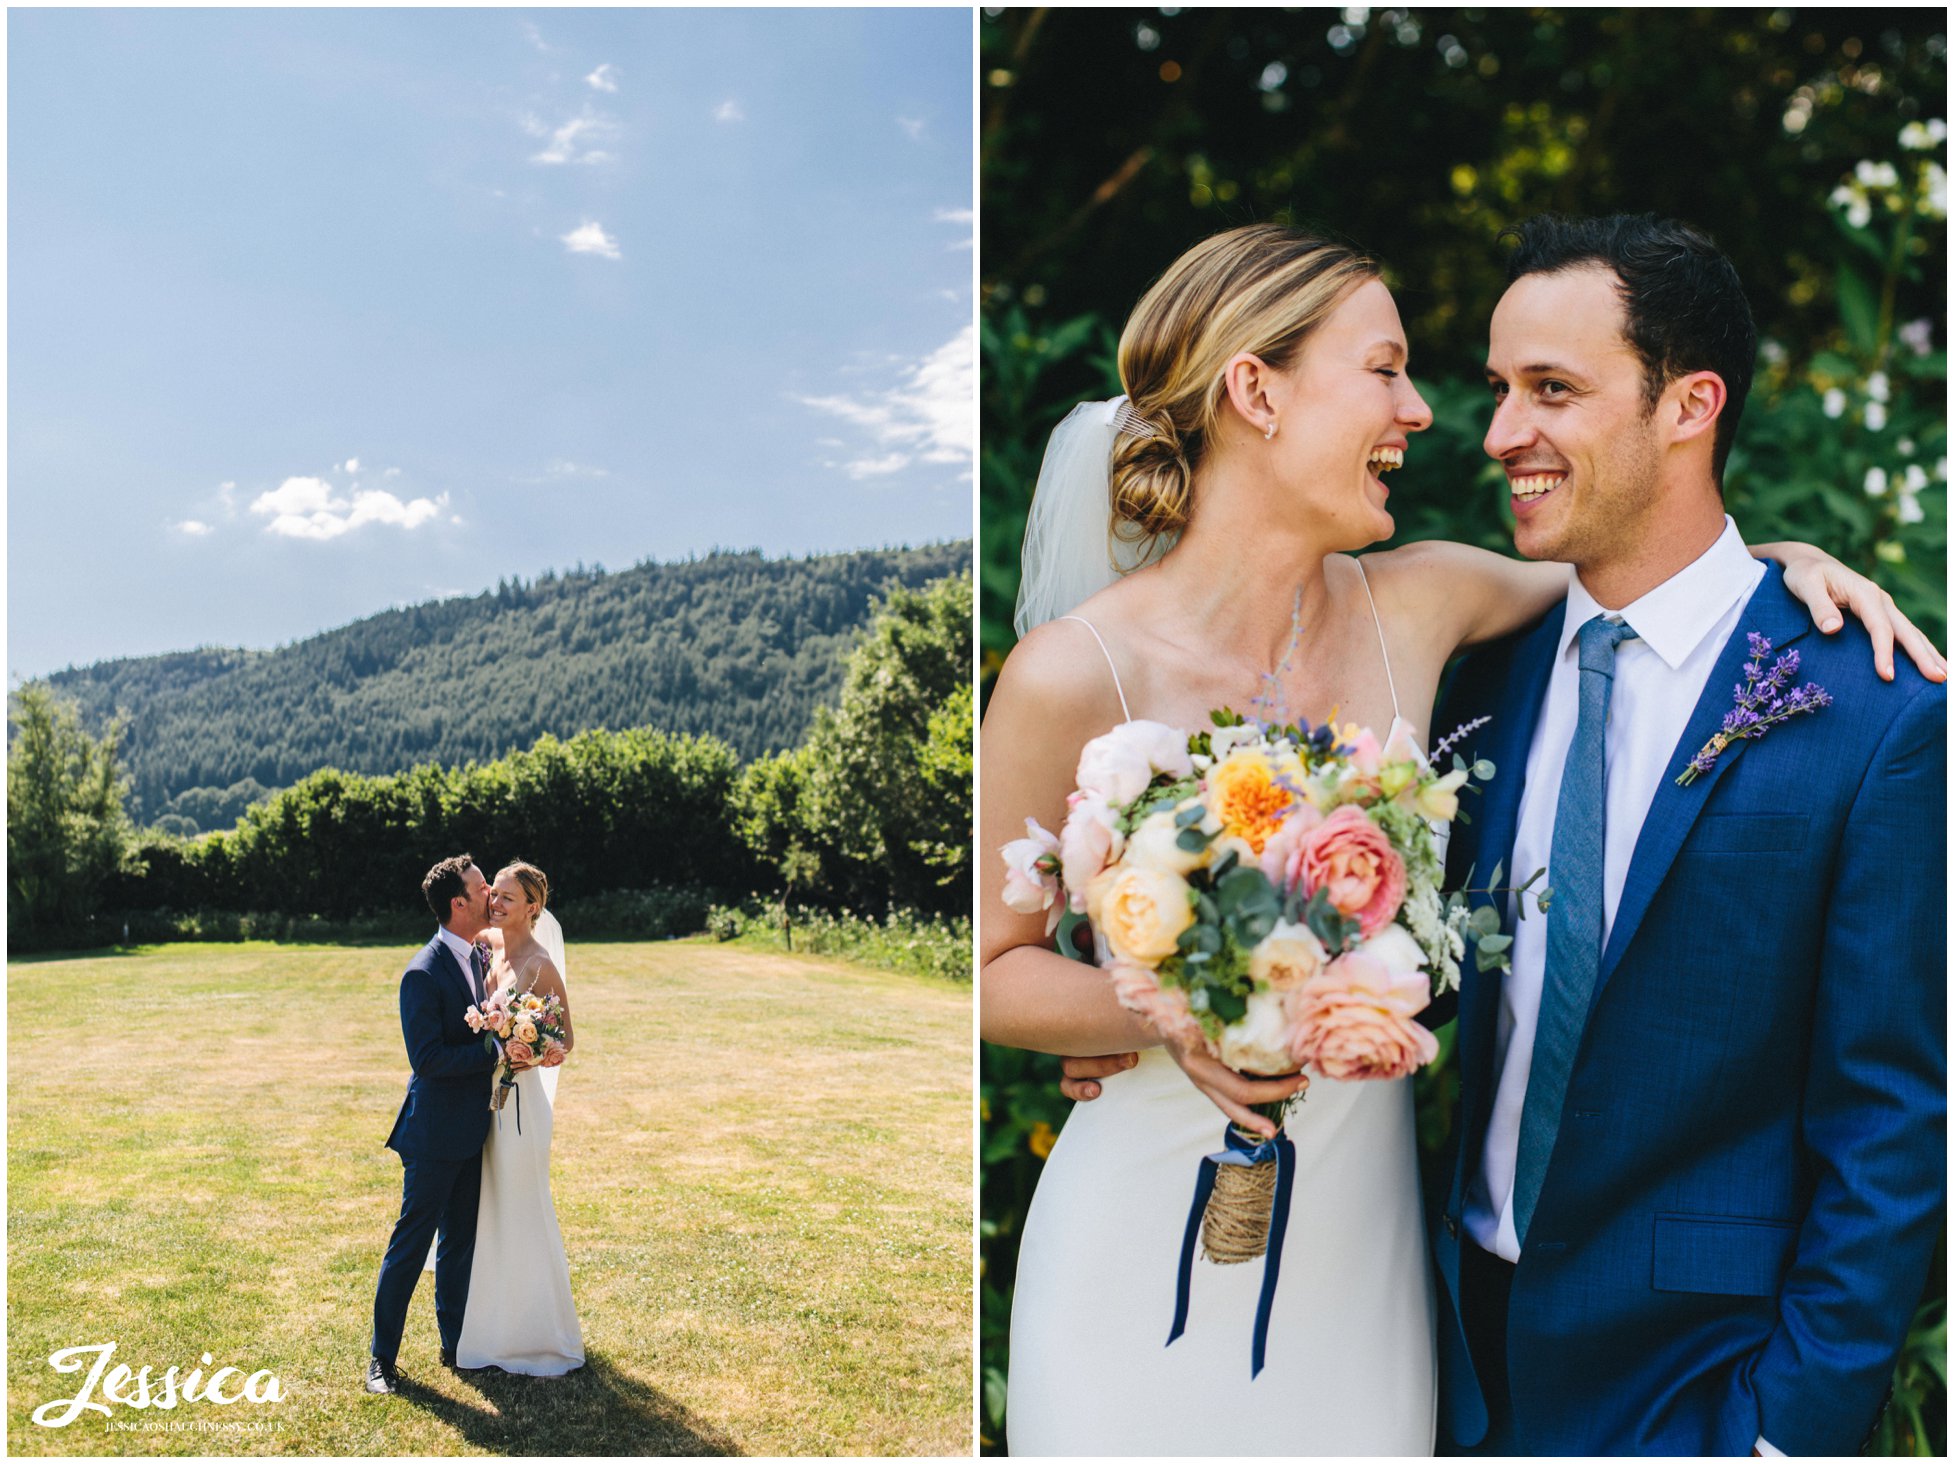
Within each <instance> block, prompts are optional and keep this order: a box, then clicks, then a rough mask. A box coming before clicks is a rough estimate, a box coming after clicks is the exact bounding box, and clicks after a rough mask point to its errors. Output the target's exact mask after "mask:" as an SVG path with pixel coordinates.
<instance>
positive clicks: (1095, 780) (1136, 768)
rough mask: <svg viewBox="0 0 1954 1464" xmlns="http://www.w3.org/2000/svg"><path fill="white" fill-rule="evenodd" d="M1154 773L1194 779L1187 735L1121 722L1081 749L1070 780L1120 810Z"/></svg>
mask: <svg viewBox="0 0 1954 1464" xmlns="http://www.w3.org/2000/svg"><path fill="white" fill-rule="evenodd" d="M1157 773H1166V774H1167V775H1168V776H1169V777H1172V778H1191V777H1193V776H1194V764H1193V762H1192V761H1191V760H1190V759H1189V757H1188V755H1187V734H1186V733H1185V732H1178V731H1176V730H1175V729H1174V728H1172V727H1169V726H1167V725H1166V724H1165V723H1162V722H1122V723H1121V724H1120V725H1119V726H1117V727H1115V728H1113V730H1112V731H1110V732H1108V733H1107V734H1106V735H1105V736H1103V737H1095V738H1093V739H1092V741H1090V742H1088V743H1087V744H1086V745H1085V747H1084V748H1083V749H1081V751H1080V753H1079V771H1078V776H1077V777H1076V778H1075V779H1074V780H1073V781H1074V782H1076V783H1077V784H1078V785H1079V788H1080V789H1081V790H1082V791H1084V792H1086V793H1092V794H1096V795H1098V796H1099V797H1100V798H1102V799H1104V800H1105V801H1106V802H1107V803H1110V804H1112V805H1113V806H1114V807H1115V808H1122V807H1124V806H1125V805H1127V804H1129V803H1131V802H1132V801H1133V800H1134V799H1136V798H1138V797H1139V796H1140V795H1141V794H1142V793H1144V792H1146V791H1147V786H1148V785H1149V784H1150V783H1152V782H1153V780H1154V776H1155V774H1157ZM1067 883H1068V884H1069V883H1071V881H1069V880H1068V881H1067Z"/></svg>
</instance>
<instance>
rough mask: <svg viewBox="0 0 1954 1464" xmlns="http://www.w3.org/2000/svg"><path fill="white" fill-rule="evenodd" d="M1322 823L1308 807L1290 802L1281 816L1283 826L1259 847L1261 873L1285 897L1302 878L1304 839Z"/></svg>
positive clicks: (1300, 803) (1310, 807)
mask: <svg viewBox="0 0 1954 1464" xmlns="http://www.w3.org/2000/svg"><path fill="white" fill-rule="evenodd" d="M1322 822H1323V815H1322V814H1320V813H1318V812H1317V811H1316V809H1315V808H1313V807H1312V806H1311V805H1309V804H1307V803H1302V802H1296V803H1292V804H1290V805H1289V812H1288V813H1286V814H1285V815H1283V819H1282V827H1281V828H1279V829H1277V830H1276V831H1275V832H1274V833H1273V834H1271V835H1270V836H1269V838H1268V842H1266V843H1265V844H1263V845H1262V856H1261V861H1260V862H1261V865H1262V873H1264V874H1266V875H1267V876H1268V877H1269V883H1270V884H1272V885H1274V886H1275V887H1276V889H1277V890H1278V891H1279V892H1280V893H1282V894H1285V895H1286V894H1288V893H1289V892H1290V891H1291V890H1293V889H1295V888H1296V882H1297V881H1298V880H1300V879H1301V878H1302V877H1303V840H1304V839H1305V838H1307V837H1308V836H1309V833H1310V831H1311V830H1312V829H1314V828H1315V827H1316V826H1317V825H1318V824H1320V823H1322Z"/></svg>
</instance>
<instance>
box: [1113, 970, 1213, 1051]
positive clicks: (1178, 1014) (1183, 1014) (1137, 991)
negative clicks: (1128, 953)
mask: <svg viewBox="0 0 1954 1464" xmlns="http://www.w3.org/2000/svg"><path fill="white" fill-rule="evenodd" d="M1106 974H1107V975H1108V976H1109V977H1111V978H1112V982H1113V995H1114V996H1116V997H1118V998H1119V1004H1120V1005H1121V1006H1123V1007H1125V1008H1126V1009H1127V1010H1128V1011H1129V1012H1138V1013H1139V1014H1140V1015H1141V1016H1143V1017H1145V1018H1146V1019H1147V1021H1148V1022H1150V1023H1151V1024H1152V1025H1153V1029H1154V1031H1156V1032H1158V1033H1159V1034H1160V1035H1161V1036H1162V1037H1165V1038H1166V1039H1167V1040H1168V1041H1169V1042H1172V1043H1174V1044H1176V1045H1177V1046H1179V1047H1182V1048H1193V1049H1195V1050H1196V1051H1202V1052H1206V1051H1209V1050H1210V1049H1209V1047H1208V1038H1207V1034H1206V1033H1204V1032H1203V1031H1202V1030H1201V1024H1200V1023H1199V1022H1197V1021H1195V1020H1194V1013H1193V1012H1192V1011H1191V1010H1190V1009H1189V1008H1188V1005H1187V993H1186V992H1184V991H1180V990H1176V989H1173V988H1170V987H1165V986H1162V985H1161V984H1160V979H1159V978H1158V977H1157V976H1155V975H1154V974H1153V972H1152V971H1151V970H1149V969H1148V968H1147V967H1145V966H1142V965H1140V964H1139V963H1138V962H1137V961H1115V962H1114V963H1113V964H1112V965H1111V966H1109V967H1108V968H1107V970H1106Z"/></svg>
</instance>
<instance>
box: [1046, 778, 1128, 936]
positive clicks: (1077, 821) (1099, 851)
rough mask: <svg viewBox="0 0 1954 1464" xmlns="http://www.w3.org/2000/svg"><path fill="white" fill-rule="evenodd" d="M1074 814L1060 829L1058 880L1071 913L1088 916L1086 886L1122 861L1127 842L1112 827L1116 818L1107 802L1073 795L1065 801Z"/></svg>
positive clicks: (1069, 816)
mask: <svg viewBox="0 0 1954 1464" xmlns="http://www.w3.org/2000/svg"><path fill="white" fill-rule="evenodd" d="M1066 801H1067V802H1068V803H1069V804H1070V805H1071V810H1072V811H1071V812H1070V813H1068V814H1066V816H1065V827H1064V828H1063V829H1061V830H1059V835H1058V858H1059V877H1060V878H1061V879H1063V880H1064V881H1065V889H1066V892H1067V894H1068V895H1069V896H1070V897H1071V903H1072V913H1073V914H1075V915H1083V914H1085V913H1086V887H1087V886H1088V885H1090V884H1091V883H1092V882H1093V880H1095V879H1097V878H1098V877H1099V875H1100V873H1101V872H1102V871H1104V870H1105V868H1106V866H1107V865H1109V864H1111V863H1112V862H1113V861H1114V860H1115V859H1117V858H1119V856H1120V850H1121V848H1122V847H1123V846H1124V844H1125V842H1126V841H1125V839H1124V838H1122V837H1121V835H1120V832H1119V830H1118V829H1116V828H1115V827H1114V826H1113V821H1114V819H1115V818H1116V817H1117V815H1116V814H1115V813H1114V812H1113V810H1112V806H1111V805H1110V804H1108V803H1107V802H1106V801H1105V800H1104V799H1101V798H1093V797H1089V796H1088V795H1086V794H1084V793H1074V794H1073V795H1072V796H1071V797H1070V798H1069V799H1067V800H1066Z"/></svg>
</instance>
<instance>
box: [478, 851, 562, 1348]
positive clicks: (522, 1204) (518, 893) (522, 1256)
mask: <svg viewBox="0 0 1954 1464" xmlns="http://www.w3.org/2000/svg"><path fill="white" fill-rule="evenodd" d="M549 893H550V884H549V880H548V879H547V878H545V877H544V875H543V871H542V870H540V869H538V868H537V867H536V866H535V865H533V864H525V863H523V862H521V861H520V860H518V861H517V862H516V863H513V864H510V865H507V866H506V867H504V868H503V869H502V871H501V872H500V873H499V874H497V875H496V876H495V882H494V884H493V886H492V887H491V888H490V892H489V925H490V931H489V946H490V949H491V950H492V951H493V953H494V956H493V960H492V962H491V964H490V966H489V978H488V989H489V990H490V991H491V992H493V991H496V990H498V989H500V990H505V991H508V992H510V993H511V994H513V995H517V996H523V995H529V994H531V993H533V994H535V995H537V996H540V997H551V996H555V997H558V998H560V999H561V1000H562V1002H563V1035H564V1044H563V1046H564V1055H565V1056H567V1055H568V1053H569V1051H570V1050H571V1049H572V1048H574V1047H575V1046H576V1031H575V1028H574V1027H573V1026H572V1025H571V1020H570V995H569V991H568V988H567V987H566V986H565V984H564V970H565V965H566V961H565V957H564V951H563V927H562V926H561V925H559V924H558V923H557V919H556V917H555V916H554V915H552V914H550V912H549V911H548V910H547V909H545V908H544V907H545V905H546V904H547V902H548V900H549ZM513 1066H514V1067H515V1069H516V1086H515V1089H514V1091H513V1092H511V1093H510V1094H509V1095H508V1097H507V1099H506V1100H505V1101H504V1103H503V1106H502V1108H501V1110H500V1111H499V1112H498V1113H497V1114H496V1115H495V1122H494V1124H493V1125H491V1127H490V1128H489V1136H488V1143H487V1144H486V1145H485V1146H484V1148H483V1150H482V1200H481V1207H480V1210H479V1212H478V1218H477V1220H476V1229H475V1259H474V1265H473V1267H472V1268H471V1270H470V1272H469V1281H468V1306H467V1309H466V1310H465V1311H464V1312H463V1313H462V1324H461V1339H460V1341H459V1342H458V1343H457V1344H456V1347H455V1365H456V1366H457V1367H460V1368H464V1369H467V1368H485V1367H496V1368H500V1369H501V1370H502V1371H504V1372H510V1373H522V1374H525V1375H527V1376H530V1377H557V1376H559V1375H561V1374H563V1373H567V1372H569V1371H571V1370H572V1369H573V1368H578V1367H581V1366H583V1361H584V1353H583V1329H582V1327H581V1326H580V1325H579V1324H578V1322H577V1309H576V1306H575V1304H574V1303H573V1302H572V1300H571V1297H570V1263H569V1261H568V1260H567V1259H566V1258H565V1256H564V1253H563V1234H562V1232H561V1231H560V1230H559V1229H558V1228H557V1224H556V1206H555V1204H554V1203H553V1202H552V1201H551V1199H550V1134H551V1131H552V1129H553V1127H554V1114H553V1109H554V1106H555V1102H556V1079H557V1068H556V1066H555V1065H553V1064H547V1060H546V1059H545V1061H543V1062H529V1063H517V1064H513Z"/></svg>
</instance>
